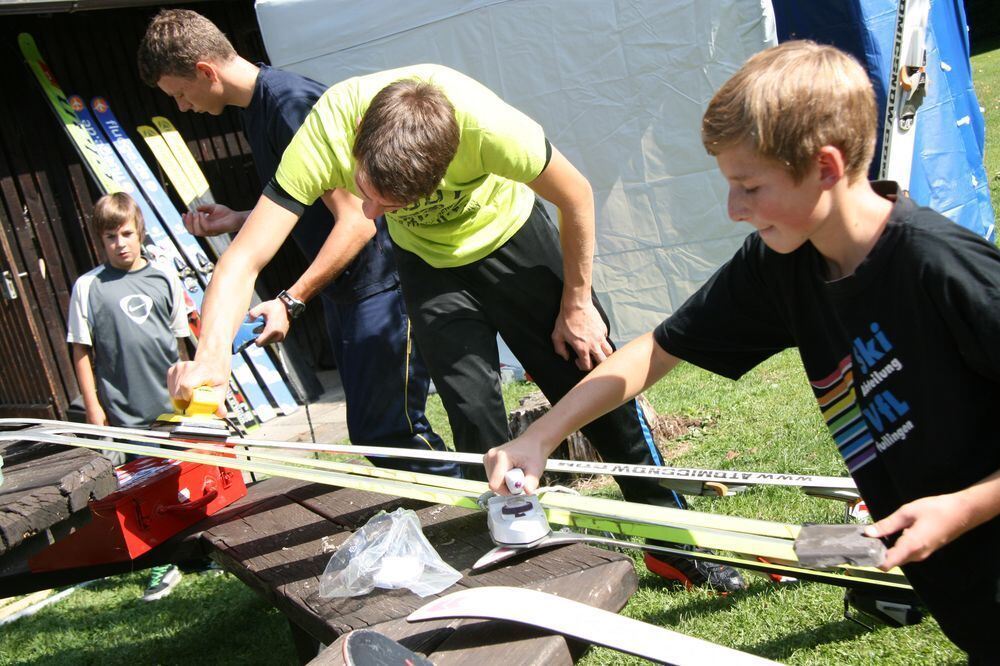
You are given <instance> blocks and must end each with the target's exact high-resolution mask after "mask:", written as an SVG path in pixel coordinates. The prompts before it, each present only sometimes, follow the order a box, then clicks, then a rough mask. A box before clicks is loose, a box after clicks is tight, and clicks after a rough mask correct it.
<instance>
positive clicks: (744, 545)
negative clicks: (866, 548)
mask: <svg viewBox="0 0 1000 666" xmlns="http://www.w3.org/2000/svg"><path fill="white" fill-rule="evenodd" d="M11 421H13V420H9V421H8V422H4V421H0V427H3V426H8V425H12V423H11ZM74 425H75V424H67V426H69V428H70V429H72V427H73V426H74ZM105 430H106V429H105ZM0 440H29V441H32V440H33V441H38V442H50V443H55V444H65V445H70V446H81V447H84V448H91V449H95V450H101V449H103V450H115V451H122V452H125V453H132V454H136V455H153V456H157V457H162V458H171V459H175V460H184V461H189V462H197V463H208V464H218V463H219V460H218V455H220V454H221V455H225V456H227V457H229V459H228V460H227V461H226V464H225V465H226V466H227V467H231V468H233V469H238V470H242V471H248V472H256V473H263V474H268V475H272V476H282V477H286V478H293V479H299V480H303V481H309V482H316V483H323V484H327V485H334V486H339V487H346V488H355V489H358V490H365V491H370V492H377V493H382V494H388V495H394V496H398V497H407V498H411V499H417V500H422V501H428V502H433V503H438V504H450V505H454V506H461V507H465V508H469V509H479V508H480V504H479V499H480V497H481V495H482V494H483V493H484V492H485V491H486V485H485V484H484V483H482V482H477V481H470V480H464V479H454V478H450V477H438V476H433V475H427V474H418V473H414V472H404V471H397V470H385V469H380V468H375V467H371V466H367V465H353V464H349V463H337V462H331V461H323V460H307V459H302V458H288V459H286V458H283V457H282V456H279V455H275V454H273V453H259V454H254V453H250V454H247V453H244V452H243V451H241V450H239V449H238V448H237V449H232V448H228V447H225V446H220V445H217V444H207V443H202V444H197V443H186V442H177V441H171V440H167V439H163V438H156V437H149V438H144V437H140V436H130V437H129V443H122V442H116V441H108V440H107V433H106V432H105V433H104V434H103V435H102V434H94V435H93V438H86V437H71V436H65V435H61V434H58V433H57V432H56V431H55V428H50V429H48V430H46V429H44V428H43V429H29V430H21V431H13V432H8V433H4V434H2V435H0ZM148 443H153V444H159V445H163V446H168V447H173V446H189V447H190V448H191V450H188V451H172V450H169V449H151V448H149V447H148V446H145V445H144V444H148ZM262 461H264V462H262ZM332 470H336V471H332ZM539 502H540V503H541V505H542V506H543V508H544V509H545V511H546V514H547V517H548V520H549V522H551V523H554V524H557V525H565V526H570V527H576V528H584V529H593V530H600V531H610V532H614V533H616V534H621V535H625V536H636V537H643V538H650V539H656V540H660V541H668V542H671V543H681V544H685V545H691V546H698V547H702V548H710V549H713V550H726V551H733V552H737V553H748V554H750V557H749V558H747V559H739V561H738V562H735V564H736V566H745V567H746V568H752V569H756V568H759V563H758V562H756V561H755V560H756V558H757V557H763V558H765V559H767V560H769V561H773V562H779V563H783V562H789V563H791V564H789V565H787V566H786V565H784V564H780V565H778V566H776V567H774V568H775V573H779V574H781V575H792V576H796V575H797V574H801V575H799V576H797V577H801V578H806V575H807V574H808V573H809V572H810V571H812V570H809V569H805V568H801V567H796V566H795V564H794V563H795V562H796V556H795V553H794V549H793V540H794V538H795V537H796V536H797V535H798V531H799V529H800V528H799V526H797V525H787V524H782V523H772V522H767V521H759V520H750V519H742V518H736V517H733V516H722V515H715V514H705V513H699V512H695V511H683V510H679V509H667V508H664V507H655V506H646V505H637V504H631V503H628V502H619V501H615V500H607V499H602V498H594V497H584V496H575V495H566V494H564V493H553V492H546V493H543V494H541V495H539ZM680 554H682V555H684V556H686V557H689V558H692V559H699V558H701V557H702V556H703V554H702V553H698V552H690V551H680ZM704 555H706V556H707V555H708V554H704ZM713 557H714V556H713ZM720 557H721V556H720ZM703 559H707V557H704V558H703ZM788 567H794V569H795V570H794V571H793V570H791V569H789V568H788ZM822 578H823V580H824V582H829V583H833V584H839V585H842V586H845V587H853V588H859V589H879V588H884V587H892V588H897V589H898V588H908V585H907V584H906V582H905V579H904V578H903V577H902V575H901V574H899V573H898V571H894V572H890V573H884V572H881V571H878V570H874V569H867V568H857V567H840V568H839V569H837V570H836V571H835V572H830V573H826V572H823V575H822Z"/></svg>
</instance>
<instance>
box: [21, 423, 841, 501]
mask: <svg viewBox="0 0 1000 666" xmlns="http://www.w3.org/2000/svg"><path fill="white" fill-rule="evenodd" d="M8 422H9V423H11V424H13V423H15V421H13V420H8ZM17 423H21V424H23V425H25V426H28V425H39V426H46V425H52V426H60V425H62V427H67V426H66V425H65V424H62V422H60V421H46V420H44V419H22V420H20V421H17ZM69 425H70V426H72V428H75V429H76V431H77V432H84V431H87V432H95V431H94V430H93V429H92V428H94V427H100V428H102V432H105V433H108V434H109V435H111V436H115V435H120V436H123V437H128V436H132V435H137V436H145V437H159V438H161V439H167V438H169V437H170V435H169V434H168V433H162V432H151V431H148V430H140V429H135V428H113V427H108V426H84V425H82V424H69ZM63 432H66V431H65V430H63ZM187 439H188V438H185V440H187ZM226 441H227V442H228V443H230V444H238V445H239V446H244V447H248V448H256V449H286V450H296V451H312V452H323V453H337V454H344V455H363V456H366V457H369V458H407V459H415V460H433V461H440V462H452V463H458V464H462V465H481V464H482V463H483V456H482V455H481V454H478V453H458V452H454V451H426V450H417V449H403V448H394V447H387V446H366V445H363V444H317V443H304V442H278V441H270V440H258V439H249V438H242V437H230V438H228V439H227V440H226ZM545 470H546V471H547V472H559V473H571V474H609V475H611V476H629V477H638V478H647V479H655V480H657V481H660V482H661V483H663V482H666V483H667V484H673V483H674V482H679V483H684V482H687V481H691V480H697V481H693V482H697V483H701V482H702V481H701V479H716V480H718V481H719V482H727V483H731V484H733V485H737V486H758V485H760V486H783V487H798V488H802V489H803V491H805V492H807V493H809V494H814V495H817V496H820V497H826V498H834V499H841V500H844V501H847V502H852V501H854V500H856V499H857V498H858V494H857V486H856V485H855V484H854V480H853V479H851V478H850V477H836V476H813V475H807V474H774V473H767V472H742V471H735V470H710V469H695V468H687V467H667V466H658V465H631V464H620V463H607V462H591V461H579V460H558V459H550V460H548V461H547V462H546V464H545ZM671 487H673V486H672V485H671Z"/></svg>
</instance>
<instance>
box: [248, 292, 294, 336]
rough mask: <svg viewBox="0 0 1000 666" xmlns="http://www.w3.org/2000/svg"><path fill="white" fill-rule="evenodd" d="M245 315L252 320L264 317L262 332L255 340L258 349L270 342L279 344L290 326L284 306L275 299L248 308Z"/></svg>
mask: <svg viewBox="0 0 1000 666" xmlns="http://www.w3.org/2000/svg"><path fill="white" fill-rule="evenodd" d="M247 314H249V315H250V317H251V318H253V319H257V318H258V317H260V316H261V315H264V318H265V324H264V330H263V331H261V332H260V335H258V336H257V340H256V343H257V346H258V347H263V346H264V345H268V344H271V343H272V342H281V341H282V340H284V339H285V336H286V335H288V329H289V328H290V327H291V325H292V323H291V322H290V321H289V320H288V310H287V309H286V308H285V304H284V303H282V302H281V301H279V300H278V299H276V298H274V299H271V300H270V301H264V302H263V303H261V304H259V305H257V306H255V307H252V308H250V311H249V312H248V313H247Z"/></svg>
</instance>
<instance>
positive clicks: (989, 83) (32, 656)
mask: <svg viewBox="0 0 1000 666" xmlns="http://www.w3.org/2000/svg"><path fill="white" fill-rule="evenodd" d="M972 65H973V75H974V78H975V81H976V88H977V90H978V94H979V99H980V103H981V104H982V105H983V106H984V107H985V112H986V122H987V129H986V136H987V155H986V170H987V174H988V176H989V179H990V189H991V193H992V197H993V201H994V204H995V205H996V203H997V202H1000V157H998V156H997V154H996V151H997V150H1000V141H998V137H1000V40H994V42H993V43H990V44H988V45H985V47H984V45H979V53H978V55H976V56H974V57H973V59H972ZM530 390H531V387H530V386H529V385H525V384H517V385H513V386H511V387H510V388H509V389H508V395H507V398H508V402H509V403H510V404H514V403H515V402H516V398H518V397H519V396H520V395H523V394H524V393H527V392H529V391H530ZM647 396H648V397H649V399H650V401H651V402H652V403H653V406H654V407H655V408H656V409H657V410H658V411H659V412H660V413H671V414H684V415H688V416H691V417H694V418H696V419H698V421H699V422H701V423H702V424H703V425H701V426H700V427H698V428H694V429H692V430H691V431H690V432H688V433H687V434H686V435H684V436H682V437H680V438H678V439H676V440H673V441H672V442H671V443H670V445H669V449H668V451H667V455H668V457H669V458H670V459H671V460H672V461H673V462H674V463H675V464H677V465H683V466H690V467H697V466H702V467H712V468H725V467H732V468H740V469H750V470H766V471H773V472H799V473H808V474H834V475H840V474H843V473H844V468H843V464H842V463H841V461H840V458H839V456H838V455H837V453H836V449H835V447H834V446H833V444H832V442H831V440H830V436H829V434H828V432H827V430H826V428H825V427H824V426H823V424H822V421H821V419H820V417H819V413H818V411H817V409H816V403H815V400H814V399H813V398H812V395H811V393H810V391H809V389H808V386H807V383H806V380H805V375H804V373H803V372H802V368H801V364H800V362H799V360H798V357H797V356H796V355H795V354H794V353H784V354H781V355H779V356H777V357H775V358H773V359H771V360H770V361H768V362H767V363H764V364H763V365H761V366H760V367H758V368H756V369H755V370H754V371H753V372H751V373H749V374H748V375H747V376H746V377H744V378H743V379H741V380H740V381H738V382H731V381H728V380H725V379H721V378H718V377H715V376H713V375H710V374H708V373H705V372H703V371H700V370H698V369H696V368H693V367H690V366H682V367H681V368H679V369H678V370H677V371H675V373H673V375H672V376H671V378H670V379H669V381H665V382H661V383H660V384H659V385H658V386H656V387H654V388H653V389H652V390H651V391H650V392H649V393H648V394H647ZM428 415H429V418H430V419H431V421H432V423H433V424H434V426H435V428H436V429H437V430H438V431H439V432H441V433H442V434H443V435H445V436H446V437H450V433H449V431H448V427H447V419H446V418H445V414H444V410H443V409H442V408H441V404H440V401H439V400H438V399H437V397H436V396H433V397H432V399H431V403H430V404H429V406H428ZM601 492H602V493H609V494H613V493H614V487H613V486H611V487H608V488H604V489H602V490H601ZM692 504H693V505H694V508H695V509H698V510H701V511H712V512H718V513H729V514H736V515H741V516H747V517H752V518H763V519H769V520H781V521H786V522H804V521H826V522H831V521H833V522H835V521H838V520H840V518H841V512H842V508H841V506H840V505H839V504H836V503H834V502H830V501H825V500H818V499H813V498H808V497H805V496H804V495H802V494H801V493H799V492H797V491H795V490H789V489H780V488H770V489H761V490H755V491H752V492H748V493H746V494H744V495H740V496H737V497H730V498H717V499H709V498H695V499H694V500H693V502H692ZM637 571H638V572H639V576H640V586H639V591H638V592H637V593H636V594H635V595H634V596H633V598H632V600H631V601H630V602H629V604H628V605H627V606H626V607H625V610H624V613H625V614H626V615H628V616H630V617H634V618H637V619H640V620H643V621H646V622H651V623H654V624H658V625H661V626H665V627H668V628H670V629H674V630H676V631H680V632H682V633H685V634H689V635H692V636H698V637H700V638H704V639H707V640H711V641H714V642H717V643H721V644H723V645H728V646H731V647H734V648H737V649H741V650H746V651H749V652H753V653H755V654H758V655H762V656H765V657H768V658H771V659H775V660H777V661H781V662H786V663H790V664H831V663H836V664H872V663H877V664H935V665H937V664H950V663H955V664H957V663H963V662H964V657H963V654H962V653H961V652H960V651H959V650H958V649H956V648H955V647H954V646H952V645H951V643H950V642H949V641H948V640H947V639H945V638H944V636H943V635H942V634H941V632H940V630H939V629H938V627H937V624H936V623H935V622H934V621H933V620H932V619H926V620H924V622H923V623H922V624H920V625H917V626H912V627H907V628H904V629H887V628H880V629H877V630H875V631H869V630H867V629H864V628H862V627H860V626H858V625H856V624H854V623H852V622H849V621H847V620H845V619H844V618H843V613H842V611H843V601H842V599H843V595H842V593H841V591H840V590H839V589H837V588H833V587H829V586H825V585H818V584H806V585H801V586H797V587H777V586H775V585H772V584H771V583H770V582H767V581H766V580H765V579H764V578H762V577H760V576H757V575H755V574H747V576H748V579H749V580H750V581H751V585H750V588H749V589H748V590H747V591H745V592H743V593H740V594H735V595H731V596H728V597H719V596H715V595H713V594H710V593H709V592H706V591H704V590H691V591H687V590H684V589H682V588H678V587H676V586H671V585H666V584H664V582H663V581H661V579H659V578H657V577H655V576H652V575H650V574H648V573H646V571H645V568H644V567H642V566H641V565H640V566H638V567H637ZM144 584H145V577H144V575H143V574H130V575H126V576H119V577H116V578H111V579H107V580H104V581H101V582H98V583H95V584H94V585H92V586H90V587H88V588H86V589H83V590H81V591H78V592H76V593H75V594H73V595H71V596H70V597H69V598H67V599H65V600H64V601H62V602H60V603H59V604H56V605H54V606H50V607H48V608H46V609H44V610H42V611H41V612H39V613H38V614H37V615H35V616H33V617H31V618H26V619H22V620H18V621H17V622H14V623H12V624H10V625H6V626H3V627H0V664H37V665H46V664H130V665H132V664H148V663H163V664H173V663H178V664H180V663H183V664H192V663H211V664H221V663H240V664H256V663H261V664H282V663H288V664H294V663H296V659H295V652H294V649H293V647H292V642H291V637H290V635H289V633H288V629H287V624H286V623H285V620H284V618H283V617H282V616H281V614H280V613H279V612H277V611H275V610H274V609H272V608H271V607H269V606H268V605H267V604H266V603H264V602H263V601H262V600H261V599H260V598H258V597H257V596H256V595H255V594H254V593H253V592H251V591H250V590H249V589H248V588H247V587H246V586H245V585H243V584H242V583H241V582H239V581H238V580H236V579H235V578H233V577H231V576H228V575H227V576H220V577H204V576H199V575H187V576H185V577H184V580H183V581H182V582H181V583H180V585H179V586H178V588H177V590H176V591H175V592H174V593H173V594H172V595H171V596H169V597H167V598H165V599H162V600H160V601H158V602H155V603H144V602H142V601H141V600H140V599H139V596H140V595H141V593H142V588H143V586H144ZM583 663H584V664H587V665H588V666H596V665H597V664H634V663H641V660H638V659H635V658H631V657H626V656H623V655H620V654H618V653H615V652H611V651H609V650H603V649H595V650H592V651H591V652H589V653H588V655H587V656H586V657H585V659H584V661H583Z"/></svg>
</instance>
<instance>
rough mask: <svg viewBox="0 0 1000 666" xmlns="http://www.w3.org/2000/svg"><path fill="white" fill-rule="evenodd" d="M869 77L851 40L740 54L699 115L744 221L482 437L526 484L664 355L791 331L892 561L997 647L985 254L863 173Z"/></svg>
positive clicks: (998, 550)
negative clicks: (613, 335) (847, 44)
mask: <svg viewBox="0 0 1000 666" xmlns="http://www.w3.org/2000/svg"><path fill="white" fill-rule="evenodd" d="M876 124H877V123H876V105H875V99H874V94H873V91H872V87H871V83H870V81H869V80H868V77H867V75H866V74H865V71H864V70H863V69H862V68H861V66H860V65H859V64H858V63H857V62H855V61H854V60H853V59H851V58H850V57H849V56H847V55H845V54H843V53H841V52H840V51H838V50H836V49H834V48H832V47H827V46H819V45H817V44H814V43H812V42H787V43H785V44H782V45H780V46H778V47H775V48H772V49H768V50H766V51H763V52H761V53H759V54H757V55H756V56H754V57H753V58H751V59H750V60H749V61H747V63H746V64H744V65H743V67H742V68H741V69H740V71H738V72H737V73H736V74H735V75H734V76H733V78H731V79H730V80H729V81H728V82H727V83H726V84H724V85H723V87H722V88H721V89H720V90H719V91H718V92H717V93H716V95H715V97H714V98H713V99H712V101H711V103H710V104H709V107H708V110H707V111H706V113H705V117H704V119H703V123H702V138H703V142H704V144H705V147H706V149H707V150H708V151H709V152H710V153H711V154H713V155H715V157H716V159H717V161H718V164H719V168H720V170H721V171H722V174H723V175H724V176H725V178H726V180H727V181H728V182H729V188H730V190H729V215H730V217H732V218H733V220H735V221H738V222H748V223H750V224H751V225H753V226H754V228H755V229H756V231H755V232H754V233H752V234H751V235H750V236H749V237H748V238H747V240H746V242H745V243H744V244H743V247H742V248H741V249H740V250H739V251H738V252H737V253H736V255H735V256H734V257H733V258H732V259H731V260H730V261H729V262H728V263H727V264H726V265H724V266H723V267H722V268H721V269H720V270H719V271H718V272H717V273H716V274H715V275H714V276H713V277H712V278H711V279H710V280H709V281H708V283H707V284H705V285H704V286H703V287H702V288H701V289H700V290H699V291H698V292H697V293H696V294H695V295H694V296H692V297H691V299H689V300H688V301H687V302H686V303H685V304H684V305H683V306H682V307H681V308H680V309H679V310H678V311H677V312H676V313H674V314H673V316H671V317H670V318H668V319H667V320H666V321H664V322H663V323H662V324H661V325H660V326H658V327H657V328H656V329H655V330H654V331H652V332H650V333H648V334H646V335H644V336H642V337H640V338H638V339H637V340H634V341H633V342H632V343H630V344H629V345H627V346H626V347H624V348H623V349H621V350H620V351H618V352H617V353H615V354H614V355H613V356H611V357H610V358H609V359H608V360H607V361H605V362H604V363H602V364H601V365H600V366H598V367H597V369H596V370H595V371H594V372H592V373H591V374H590V375H588V376H587V378H586V379H584V380H583V381H582V382H580V384H578V385H577V386H576V387H575V388H574V389H573V390H572V391H571V392H570V393H569V394H568V395H567V396H566V397H565V398H564V399H563V400H561V401H560V402H559V404H558V405H556V406H555V407H554V408H553V409H552V411H551V412H549V413H548V414H547V415H546V416H545V417H544V418H542V419H540V420H538V421H536V422H535V423H534V424H533V425H532V426H531V427H530V428H529V429H528V430H527V432H525V434H524V435H522V436H521V437H519V438H518V439H516V440H514V441H512V442H510V443H508V444H506V445H504V446H502V447H497V448H495V449H492V450H491V451H490V452H489V453H488V454H487V459H486V467H487V473H488V474H489V477H490V485H491V487H492V488H493V489H494V490H495V491H497V492H504V489H503V475H504V472H506V471H507V470H508V469H510V468H511V467H521V468H523V469H524V471H525V473H526V477H527V479H526V486H527V487H528V488H529V489H531V490H533V489H534V488H535V487H536V485H537V481H538V477H539V475H540V474H541V472H542V469H543V466H544V461H545V457H546V456H547V455H548V454H549V453H551V452H552V450H553V449H554V447H555V446H556V445H557V444H558V443H559V442H560V441H561V440H562V439H563V438H564V437H565V436H566V435H567V434H568V433H570V432H572V431H574V430H576V429H577V428H579V427H580V426H581V425H583V424H585V423H587V422H589V421H590V420H592V419H594V418H596V417H597V416H599V415H601V414H603V413H604V412H606V411H607V410H609V409H611V408H613V407H614V406H616V405H618V404H619V403H621V402H623V401H624V400H627V399H630V398H631V397H632V396H634V395H636V394H638V393H639V392H641V391H642V390H644V389H646V388H647V387H648V386H650V385H651V384H653V383H654V382H655V381H656V380H658V379H659V378H661V377H663V376H664V375H665V374H667V373H668V372H669V371H670V370H671V369H673V368H674V367H675V366H676V365H677V364H678V363H679V362H680V361H681V360H686V361H688V362H690V363H694V364H695V365H698V366H700V367H703V368H706V369H708V370H711V371H713V372H717V373H719V374H721V375H724V376H726V377H730V378H737V377H739V376H741V375H742V374H744V373H745V372H747V371H748V370H750V369H751V368H753V367H754V366H755V365H757V364H759V363H760V362H761V361H763V360H765V359H766V358H768V357H770V356H771V355H773V354H775V353H777V352H779V351H781V350H783V349H786V348H788V347H797V348H798V349H799V353H800V355H801V357H802V362H803V365H804V367H805V370H806V374H807V375H808V378H809V381H810V384H811V386H812V389H813V392H814V395H815V396H816V399H817V401H818V402H819V406H820V410H821V411H822V413H823V417H824V419H825V420H826V422H827V425H828V426H829V429H830V432H831V434H832V435H833V439H834V440H835V442H836V444H837V446H838V448H839V450H840V452H841V454H842V455H843V457H844V460H845V462H846V464H847V467H848V470H849V471H850V473H851V475H852V476H853V477H854V479H855V480H856V481H857V484H858V487H859V489H860V491H861V494H862V496H863V497H864V498H865V500H866V502H867V504H868V508H869V509H870V511H871V513H872V515H873V516H874V517H875V518H876V519H878V522H876V523H875V524H874V525H872V526H870V527H869V528H868V530H867V531H868V534H869V536H877V537H888V538H889V539H890V540H894V543H893V545H892V547H891V548H890V549H889V551H888V554H887V558H886V561H885V563H884V565H883V568H885V569H889V568H892V567H894V566H897V565H901V566H902V567H903V570H904V571H905V573H906V575H907V577H908V579H909V580H910V582H911V583H912V584H913V587H914V589H915V590H916V592H917V593H918V595H919V596H920V597H921V598H922V600H923V601H924V602H925V603H926V604H927V606H928V608H929V609H930V611H931V613H932V614H933V615H934V616H935V618H937V620H938V622H939V623H940V625H941V627H942V629H943V630H944V631H945V633H946V634H947V635H948V637H949V638H950V639H951V640H953V641H954V642H955V643H956V644H957V645H958V646H959V647H961V648H962V649H964V650H966V651H967V652H968V653H969V654H970V661H972V662H975V663H992V662H993V661H996V660H997V659H998V658H1000V634H998V632H997V628H998V627H1000V518H998V517H997V516H998V514H1000V446H998V445H997V444H998V443H997V439H998V436H997V427H996V424H995V422H994V419H993V412H994V411H995V409H996V405H997V404H1000V347H998V346H997V341H998V340H1000V252H998V251H997V249H996V248H995V247H994V246H993V245H991V244H989V243H988V242H986V241H984V240H983V239H981V238H979V237H978V236H975V235H974V234H972V233H971V232H969V231H967V230H965V229H963V228H961V227H958V226H957V225H955V224H952V223H951V222H949V221H948V220H947V219H945V218H944V217H942V216H941V215H939V214H937V213H935V212H934V211H932V210H930V209H927V208H920V207H918V206H917V205H916V204H914V203H913V202H912V201H911V200H910V199H909V198H908V197H907V196H906V195H905V194H903V193H900V192H898V188H896V186H895V185H894V184H893V183H874V184H873V183H869V182H868V181H867V180H866V179H865V173H866V171H867V168H868V164H869V162H870V161H871V158H872V154H873V152H874V146H875V133H876Z"/></svg>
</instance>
